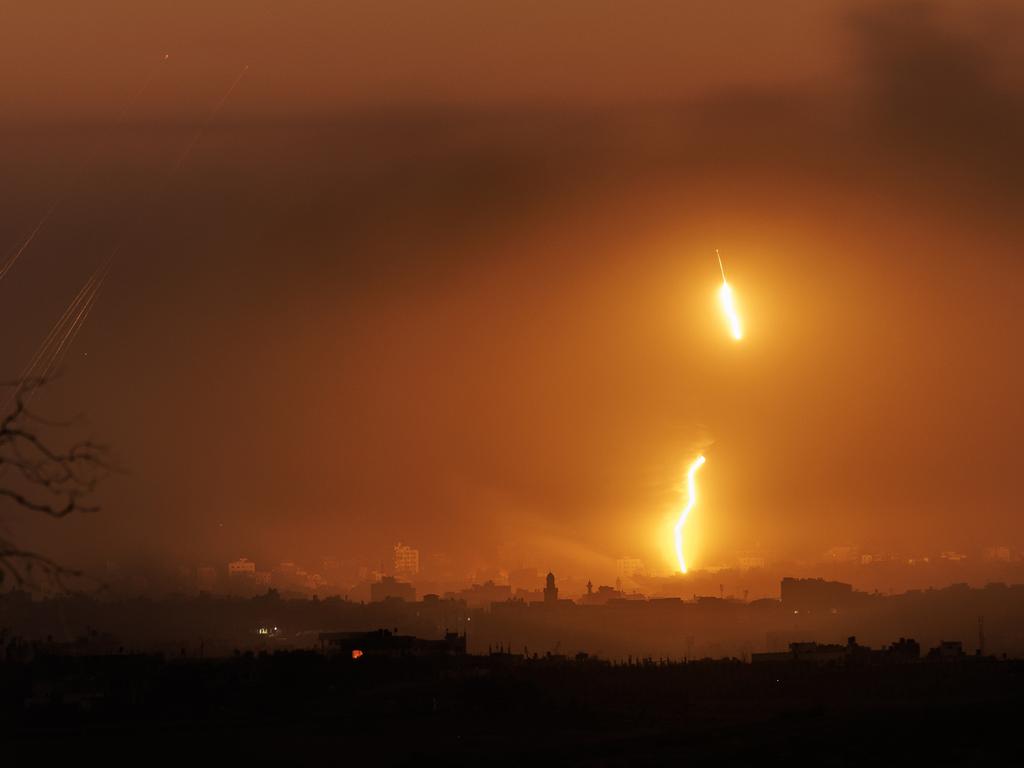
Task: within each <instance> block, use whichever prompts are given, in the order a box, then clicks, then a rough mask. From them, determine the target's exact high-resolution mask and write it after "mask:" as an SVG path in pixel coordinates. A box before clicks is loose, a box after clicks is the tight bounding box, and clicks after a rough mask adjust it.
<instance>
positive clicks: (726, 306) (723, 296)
mask: <svg viewBox="0 0 1024 768" xmlns="http://www.w3.org/2000/svg"><path fill="white" fill-rule="evenodd" d="M715 255H716V256H717V257H718V269H719V270H721V272H722V287H721V288H719V289H718V300H719V301H720V302H722V310H723V311H724V312H725V317H726V319H728V321H729V330H730V331H731V332H732V337H733V338H734V339H736V341H739V340H740V339H742V338H743V329H742V328H741V327H740V316H739V313H737V312H736V305H735V303H734V302H733V300H732V286H731V285H729V283H728V281H726V279H725V267H723V266H722V254H720V253H719V252H718V249H717V248H716V249H715Z"/></svg>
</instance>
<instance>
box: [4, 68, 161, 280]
mask: <svg viewBox="0 0 1024 768" xmlns="http://www.w3.org/2000/svg"><path fill="white" fill-rule="evenodd" d="M170 57H171V55H170V54H169V53H165V54H164V55H163V58H162V59H160V61H159V62H157V63H156V65H154V66H153V68H152V69H151V70H150V72H149V75H148V76H147V77H146V79H145V81H143V84H142V85H141V86H140V87H139V89H138V90H136V91H135V93H134V94H132V96H131V97H130V98H129V99H128V101H127V102H126V103H125V105H124V106H123V107H122V108H121V112H120V113H119V114H118V116H117V119H116V120H115V122H114V127H117V126H119V125H120V124H121V123H123V122H124V119H125V117H127V115H128V111H129V110H130V109H131V108H132V106H134V104H135V102H136V101H138V99H139V97H141V96H142V94H143V93H145V92H146V91H147V90H149V87H150V86H151V85H152V84H153V81H154V80H155V79H156V77H157V75H158V74H159V73H160V71H161V69H162V65H163V63H164V62H165V61H167V60H168V59H169V58H170ZM99 151H100V142H96V144H94V145H93V148H92V149H91V150H90V152H89V154H88V155H86V157H85V159H83V160H82V161H81V162H80V163H79V164H78V167H77V168H76V169H75V172H74V174H72V177H71V181H70V182H68V185H67V186H66V187H65V188H64V190H63V191H62V192H61V193H60V194H58V195H57V197H56V198H54V200H53V202H52V203H50V206H49V207H48V208H47V209H46V211H45V212H44V213H43V215H42V216H41V217H40V219H39V221H38V222H37V223H36V225H35V227H34V228H33V229H32V231H31V233H29V236H28V237H26V238H25V240H24V241H23V242H22V244H21V246H20V247H19V248H18V249H17V250H16V251H15V253H14V255H13V256H11V257H10V258H9V259H8V260H7V261H6V262H4V264H3V266H2V267H0V281H2V280H3V279H4V277H6V275H7V273H8V272H10V271H11V268H12V267H13V266H14V265H15V264H17V263H18V260H19V259H20V258H21V255H22V254H23V253H25V251H26V250H28V247H29V246H30V245H31V244H32V242H33V241H34V240H35V239H36V235H38V234H39V232H40V230H42V228H43V227H44V226H45V225H46V222H47V221H49V220H50V217H51V216H53V214H54V213H55V212H56V211H57V209H58V208H60V206H61V205H62V204H63V202H64V201H65V200H66V199H67V197H68V195H69V194H71V190H73V189H74V188H75V187H76V186H77V185H78V182H79V181H80V179H81V177H82V174H83V173H85V171H86V169H87V168H88V167H89V166H90V165H92V161H93V160H95V159H96V155H97V154H99Z"/></svg>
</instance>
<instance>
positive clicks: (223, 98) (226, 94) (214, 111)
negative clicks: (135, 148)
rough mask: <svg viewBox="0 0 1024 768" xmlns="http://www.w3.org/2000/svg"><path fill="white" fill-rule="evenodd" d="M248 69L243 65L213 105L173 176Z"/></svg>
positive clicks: (184, 152) (182, 154)
mask: <svg viewBox="0 0 1024 768" xmlns="http://www.w3.org/2000/svg"><path fill="white" fill-rule="evenodd" d="M248 71H249V65H248V64H246V65H245V66H244V67H242V71H241V72H239V73H238V77H236V78H235V79H234V80H233V81H232V83H231V85H229V86H228V89H227V90H226V91H225V92H224V95H223V96H221V97H220V101H218V102H217V104H216V105H215V106H214V107H213V109H211V110H210V114H209V115H208V116H207V118H206V121H205V122H204V123H203V124H202V125H201V126H199V130H197V131H196V133H195V135H194V136H193V137H192V141H190V142H189V143H188V145H187V146H186V147H185V150H184V151H183V152H182V153H181V155H179V156H178V161H177V162H176V163H175V164H174V168H172V169H171V173H170V176H173V175H174V174H175V173H177V172H178V169H179V168H181V165H182V163H184V162H185V160H186V159H187V158H188V156H189V155H190V154H192V150H193V149H195V147H196V144H198V143H199V141H200V140H201V139H202V138H203V135H204V134H205V133H206V129H207V128H209V127H210V125H211V124H212V123H213V121H214V119H215V118H216V117H217V115H218V114H219V113H220V111H221V110H222V109H223V108H224V105H225V104H226V103H227V101H228V99H229V98H231V94H232V93H233V92H234V90H235V88H237V87H238V84H239V83H240V82H242V78H243V77H245V73H246V72H248Z"/></svg>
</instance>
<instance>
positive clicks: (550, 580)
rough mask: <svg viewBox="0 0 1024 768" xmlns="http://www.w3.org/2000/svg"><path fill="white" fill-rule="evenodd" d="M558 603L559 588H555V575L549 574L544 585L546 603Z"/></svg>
mask: <svg viewBox="0 0 1024 768" xmlns="http://www.w3.org/2000/svg"><path fill="white" fill-rule="evenodd" d="M557 602H558V587H556V586H555V574H553V573H551V572H550V571H549V572H548V575H547V578H546V579H545V584H544V603H545V604H547V605H554V604H555V603H557Z"/></svg>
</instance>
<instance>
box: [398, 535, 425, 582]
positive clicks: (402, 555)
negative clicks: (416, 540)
mask: <svg viewBox="0 0 1024 768" xmlns="http://www.w3.org/2000/svg"><path fill="white" fill-rule="evenodd" d="M419 572H420V551H419V550H418V549H413V548H412V547H410V546H408V545H406V544H403V543H402V542H398V543H397V544H395V575H396V576H405V577H406V578H408V577H410V576H415V575H416V574H417V573H419Z"/></svg>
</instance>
